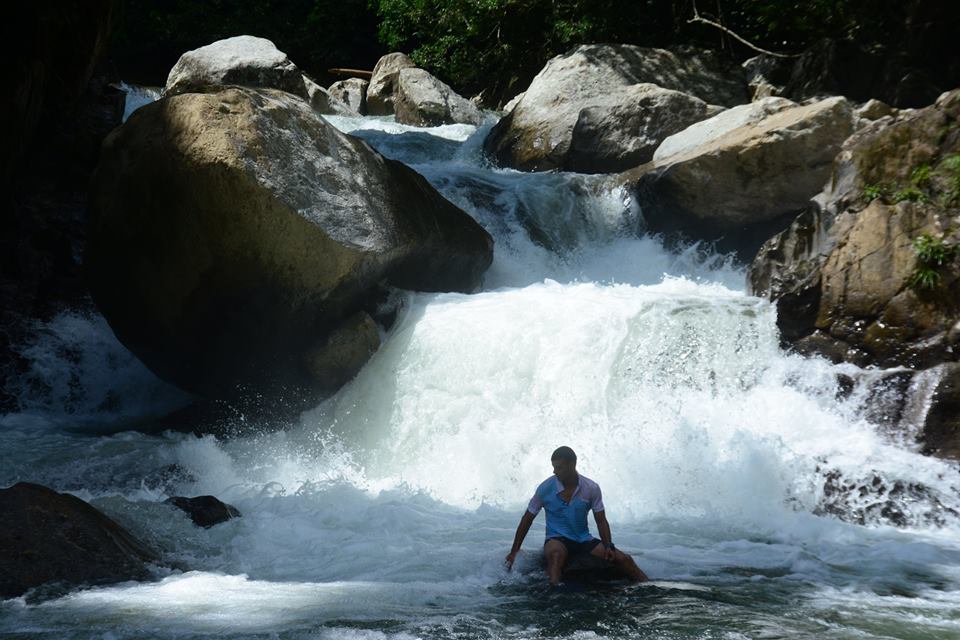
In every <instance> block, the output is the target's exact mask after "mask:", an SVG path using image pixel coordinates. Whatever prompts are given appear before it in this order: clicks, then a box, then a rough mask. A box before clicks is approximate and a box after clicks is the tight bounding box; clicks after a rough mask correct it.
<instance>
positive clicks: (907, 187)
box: [749, 91, 960, 368]
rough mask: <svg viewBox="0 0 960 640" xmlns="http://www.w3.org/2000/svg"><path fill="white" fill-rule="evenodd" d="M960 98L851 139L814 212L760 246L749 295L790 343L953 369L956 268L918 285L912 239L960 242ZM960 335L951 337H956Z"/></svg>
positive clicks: (867, 359) (864, 359) (859, 358)
mask: <svg viewBox="0 0 960 640" xmlns="http://www.w3.org/2000/svg"><path fill="white" fill-rule="evenodd" d="M958 120H960V91H955V92H953V93H950V94H945V95H944V96H943V97H942V98H941V99H940V100H938V102H937V104H936V105H934V106H932V107H929V108H927V109H922V110H908V111H901V112H899V114H898V115H897V116H896V117H893V116H886V117H884V118H881V119H879V120H876V121H875V122H872V123H870V124H869V125H868V126H866V127H865V128H863V129H862V130H860V131H859V132H857V133H856V134H855V135H853V136H851V137H850V139H848V140H847V141H846V142H845V143H844V145H843V149H842V151H841V153H840V154H839V155H838V156H837V158H836V162H835V164H834V168H833V172H832V176H833V177H832V180H831V181H830V183H829V184H828V185H827V189H826V190H825V191H824V192H823V193H821V194H819V195H818V196H817V198H816V201H815V203H814V205H813V206H812V207H811V208H810V210H808V211H807V212H806V213H805V214H804V215H802V216H800V217H799V218H798V219H797V220H795V221H794V222H793V223H792V224H791V225H790V226H789V227H788V228H787V229H786V230H785V231H783V232H782V233H780V234H779V235H777V236H775V237H773V238H771V239H770V240H769V241H767V242H766V243H765V244H764V246H763V247H762V248H761V250H760V252H759V253H758V255H757V257H756V259H755V260H754V261H753V263H752V264H751V266H750V272H749V275H750V286H751V290H752V291H753V292H754V293H756V294H757V295H764V296H767V297H769V298H770V299H771V300H774V301H775V302H776V303H777V307H778V318H779V320H778V322H779V324H780V329H781V334H782V336H783V338H784V340H785V341H787V342H789V343H792V344H794V345H795V346H796V347H797V348H799V349H801V350H804V351H807V352H812V353H823V354H824V355H828V357H831V358H832V359H834V360H846V361H852V362H855V363H857V364H862V365H866V364H876V365H880V366H898V365H905V366H910V367H915V368H924V367H929V366H932V365H934V364H937V363H939V362H944V361H952V360H956V359H957V356H958V350H957V349H955V345H954V342H955V341H956V339H957V338H956V337H954V334H953V333H951V330H952V328H953V327H954V326H955V324H956V323H957V321H958V320H960V309H958V307H960V299H958V298H957V295H958V294H957V292H958V290H960V289H958V288H957V284H956V283H957V282H958V281H960V280H958V278H960V274H958V273H957V271H958V269H957V267H956V263H955V262H950V261H948V262H947V264H944V265H943V266H942V268H939V269H938V272H939V275H938V277H939V281H938V282H937V286H936V287H932V288H926V289H925V288H923V287H919V286H915V284H916V283H915V282H914V274H915V273H916V268H917V266H918V262H917V252H916V249H915V247H914V242H915V241H916V240H917V239H918V238H920V237H921V236H924V235H928V236H930V237H932V238H936V239H937V240H938V241H942V242H943V243H944V244H945V245H946V246H950V245H952V244H955V243H957V242H960V220H958V214H960V191H958V189H960V169H957V168H956V163H958V162H960V161H958V160H955V158H957V154H958V152H960V127H958V125H957V123H958ZM954 333H955V332H954Z"/></svg>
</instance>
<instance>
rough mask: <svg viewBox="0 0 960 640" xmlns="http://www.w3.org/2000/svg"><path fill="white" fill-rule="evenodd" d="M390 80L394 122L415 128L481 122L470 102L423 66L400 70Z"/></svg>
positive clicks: (479, 112) (480, 116)
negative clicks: (421, 67) (392, 90)
mask: <svg viewBox="0 0 960 640" xmlns="http://www.w3.org/2000/svg"><path fill="white" fill-rule="evenodd" d="M394 83H395V85H394V94H393V109H394V113H395V114H396V119H397V122H400V123H402V124H412V125H415V126H418V127H435V126H437V125H441V124H457V123H459V124H473V125H480V124H483V121H484V117H483V113H482V112H481V111H480V109H478V108H477V106H476V105H475V104H474V103H472V102H471V101H469V100H467V99H466V98H464V97H463V96H461V95H459V94H458V93H456V92H455V91H454V90H453V89H451V88H450V87H449V86H448V85H446V84H444V83H443V82H441V81H440V80H439V79H437V78H435V77H434V76H432V75H430V73H428V72H427V71H424V70H423V69H418V68H406V69H400V71H398V72H397V75H396V79H395V80H394Z"/></svg>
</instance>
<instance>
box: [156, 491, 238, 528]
mask: <svg viewBox="0 0 960 640" xmlns="http://www.w3.org/2000/svg"><path fill="white" fill-rule="evenodd" d="M164 502H166V503H167V504H172V505H173V506H175V507H176V508H177V509H180V510H181V511H183V512H185V513H186V514H187V515H189V516H190V519H191V520H192V521H193V523H194V524H195V525H197V526H198V527H203V528H204V529H209V528H210V527H212V526H214V525H217V524H220V523H221V522H226V521H227V520H230V519H231V518H239V517H240V512H239V511H238V510H237V508H236V507H234V506H233V505H229V504H227V503H225V502H222V501H220V500H219V499H217V498H215V497H214V496H196V497H195V498H188V497H186V496H173V497H172V498H167V499H166V500H164Z"/></svg>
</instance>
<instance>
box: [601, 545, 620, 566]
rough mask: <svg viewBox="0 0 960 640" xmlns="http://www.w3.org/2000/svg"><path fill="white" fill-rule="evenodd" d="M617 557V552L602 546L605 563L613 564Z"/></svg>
mask: <svg viewBox="0 0 960 640" xmlns="http://www.w3.org/2000/svg"><path fill="white" fill-rule="evenodd" d="M616 557H617V552H616V551H614V550H613V549H611V548H610V547H607V546H604V549H603V559H604V560H606V561H607V562H613V561H614V560H615V559H616Z"/></svg>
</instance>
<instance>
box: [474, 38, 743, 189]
mask: <svg viewBox="0 0 960 640" xmlns="http://www.w3.org/2000/svg"><path fill="white" fill-rule="evenodd" d="M642 83H650V84H655V85H657V86H659V87H662V88H663V89H669V90H672V91H680V92H683V93H686V94H688V95H690V96H693V97H695V98H698V99H700V100H701V101H703V102H704V103H707V104H716V105H723V106H730V105H734V104H740V103H744V102H747V100H748V96H747V88H746V82H745V80H744V77H743V72H742V70H741V69H740V68H739V67H736V66H729V65H727V64H725V63H724V62H722V61H721V60H720V59H719V58H718V57H716V56H714V55H712V54H709V53H707V52H702V51H695V50H686V51H683V52H681V53H675V52H672V51H666V50H663V49H647V48H642V47H637V46H633V45H607V44H604V45H582V46H579V47H577V48H576V49H574V50H572V51H570V52H569V53H566V54H563V55H561V56H557V57H555V58H553V59H552V60H550V61H549V62H547V64H546V66H545V67H544V68H543V69H542V70H541V71H540V73H539V74H537V76H536V77H535V78H534V79H533V82H531V84H530V86H529V87H528V88H527V90H526V92H524V94H523V96H522V97H521V98H520V100H519V101H518V102H517V103H516V106H515V107H514V108H513V109H512V111H510V113H508V115H506V116H505V117H504V118H503V119H502V120H501V121H500V122H499V123H498V124H497V125H496V126H495V127H494V128H493V129H492V130H491V132H490V135H489V136H488V137H487V139H486V141H485V143H484V147H485V149H486V152H487V153H488V155H490V156H492V157H493V158H494V159H496V161H497V162H498V163H500V164H501V165H502V166H508V167H513V168H516V169H521V170H525V171H544V170H549V169H563V168H565V167H566V166H567V163H568V157H569V152H570V144H571V140H572V138H573V131H574V127H575V126H576V125H577V122H578V120H579V119H580V117H581V113H582V112H583V111H584V110H585V109H589V108H597V109H603V108H605V107H609V106H610V105H617V104H621V105H622V106H625V105H626V104H627V102H628V96H625V95H624V94H623V92H624V90H625V89H626V88H627V87H631V86H633V85H637V84H642ZM664 106H666V107H673V106H676V101H675V100H673V101H668V102H666V103H665V104H664ZM689 113H692V111H688V114H689ZM709 115H710V112H708V111H707V110H706V109H703V110H702V116H701V117H703V118H705V117H708V116H709ZM658 117H659V118H664V116H658ZM686 117H687V118H689V115H687V116H686ZM678 119H681V120H682V119H683V118H678ZM688 122H689V120H688ZM627 129H629V127H627ZM671 132H672V131H670V132H666V133H664V134H663V136H662V137H665V136H666V135H668V134H669V133H671ZM628 133H629V132H627V133H625V134H623V135H622V136H621V137H623V138H625V137H626V136H627V135H628ZM661 139H662V138H661ZM620 168H626V167H620Z"/></svg>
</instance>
